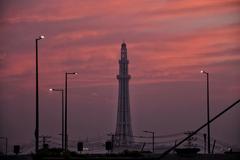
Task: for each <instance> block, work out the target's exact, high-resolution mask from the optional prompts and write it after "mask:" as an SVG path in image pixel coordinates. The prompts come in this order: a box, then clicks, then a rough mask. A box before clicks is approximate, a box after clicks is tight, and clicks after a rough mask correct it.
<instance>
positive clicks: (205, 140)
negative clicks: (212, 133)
mask: <svg viewBox="0 0 240 160" xmlns="http://www.w3.org/2000/svg"><path fill="white" fill-rule="evenodd" d="M203 137H204V154H206V150H207V134H206V133H204V134H203Z"/></svg>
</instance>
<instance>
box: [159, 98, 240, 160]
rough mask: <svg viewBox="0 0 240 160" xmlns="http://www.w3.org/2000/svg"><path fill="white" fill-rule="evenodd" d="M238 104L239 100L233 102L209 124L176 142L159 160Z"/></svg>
mask: <svg viewBox="0 0 240 160" xmlns="http://www.w3.org/2000/svg"><path fill="white" fill-rule="evenodd" d="M239 102H240V99H238V100H237V101H235V102H234V103H233V104H232V105H230V106H229V107H227V108H226V109H224V110H223V111H222V112H220V113H219V114H217V115H216V116H215V117H214V118H212V119H211V120H210V121H209V122H207V123H205V124H204V125H202V126H201V127H199V128H198V129H196V130H195V131H194V132H192V133H191V134H189V135H188V136H187V137H186V138H184V139H183V140H181V141H180V142H178V143H177V144H176V145H174V146H173V147H171V148H170V149H168V150H167V151H165V152H163V154H162V155H161V156H160V157H159V159H162V158H164V157H165V156H166V155H168V154H169V153H170V152H171V151H172V150H174V149H175V148H177V147H178V146H179V145H181V144H182V143H183V142H185V141H186V140H187V139H189V138H191V137H192V136H193V135H195V134H196V133H198V132H199V131H200V130H201V129H203V128H204V127H206V126H207V125H208V124H210V123H212V122H213V121H214V120H216V119H217V118H219V117H220V116H221V115H223V114H224V113H225V112H227V111H228V110H230V109H231V108H233V107H234V106H235V105H236V104H238V103H239Z"/></svg>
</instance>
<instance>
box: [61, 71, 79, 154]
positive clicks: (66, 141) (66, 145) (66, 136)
mask: <svg viewBox="0 0 240 160" xmlns="http://www.w3.org/2000/svg"><path fill="white" fill-rule="evenodd" d="M76 74H77V73H76V72H66V73H65V134H64V136H65V152H67V149H68V134H67V78H68V75H76Z"/></svg>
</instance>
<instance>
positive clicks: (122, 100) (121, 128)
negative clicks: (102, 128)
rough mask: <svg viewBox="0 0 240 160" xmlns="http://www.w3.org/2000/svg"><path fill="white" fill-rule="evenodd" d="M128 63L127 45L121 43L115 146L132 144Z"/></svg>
mask: <svg viewBox="0 0 240 160" xmlns="http://www.w3.org/2000/svg"><path fill="white" fill-rule="evenodd" d="M128 63H129V61H128V59H127V45H126V43H125V42H123V43H122V46H121V58H120V60H119V74H118V75H117V79H118V82H119V88H118V112H117V126H116V133H115V144H116V145H117V146H129V145H130V144H131V143H133V134H132V126H131V115H130V101H129V80H130V78H131V76H130V75H129V74H128Z"/></svg>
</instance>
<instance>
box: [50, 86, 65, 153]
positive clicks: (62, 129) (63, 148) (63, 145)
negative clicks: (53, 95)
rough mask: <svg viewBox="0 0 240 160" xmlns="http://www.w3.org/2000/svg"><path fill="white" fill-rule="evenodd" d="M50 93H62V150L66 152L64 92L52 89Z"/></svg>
mask: <svg viewBox="0 0 240 160" xmlns="http://www.w3.org/2000/svg"><path fill="white" fill-rule="evenodd" d="M49 91H51V92H53V91H56V92H61V93H62V134H61V135H62V150H64V90H63V89H54V88H50V89H49Z"/></svg>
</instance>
